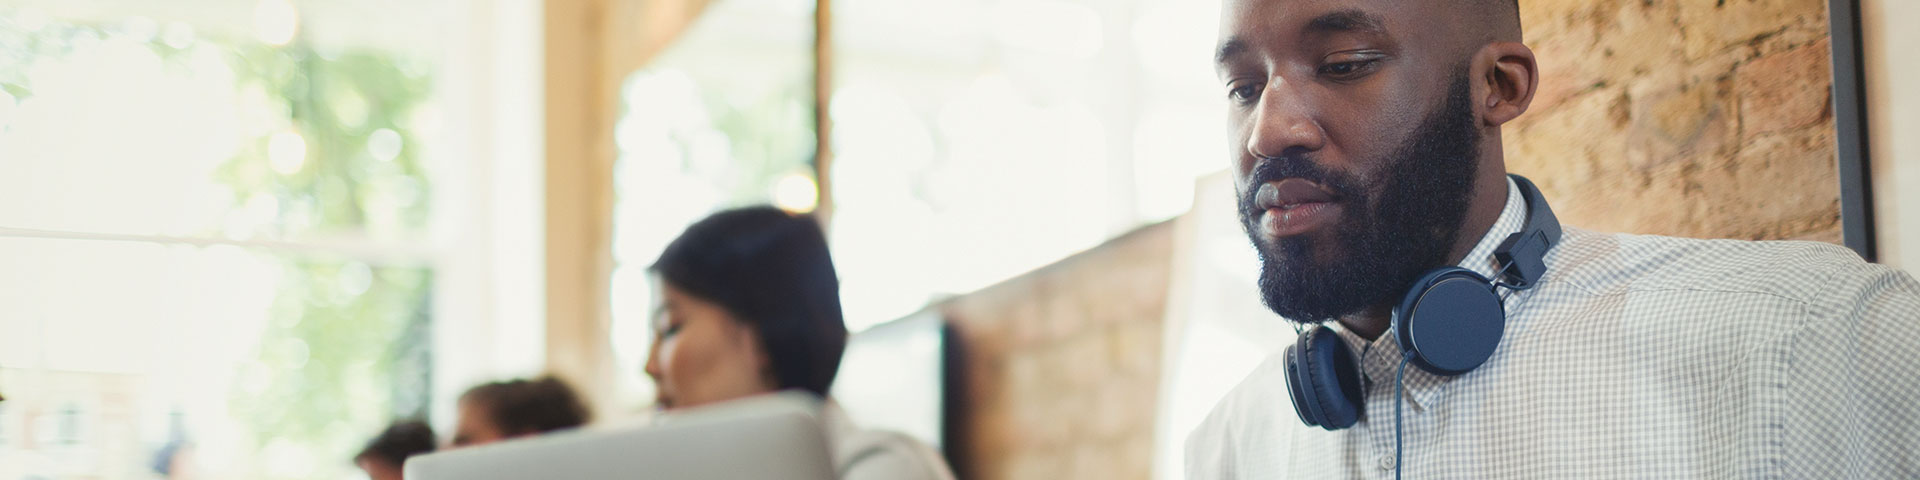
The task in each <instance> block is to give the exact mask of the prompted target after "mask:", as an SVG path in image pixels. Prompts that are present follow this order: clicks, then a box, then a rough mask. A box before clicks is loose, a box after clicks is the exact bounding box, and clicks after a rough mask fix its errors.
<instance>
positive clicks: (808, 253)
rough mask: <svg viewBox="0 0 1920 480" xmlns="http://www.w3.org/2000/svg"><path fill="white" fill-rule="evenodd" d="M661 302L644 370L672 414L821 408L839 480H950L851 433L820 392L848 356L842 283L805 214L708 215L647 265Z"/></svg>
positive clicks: (908, 444)
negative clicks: (783, 404)
mask: <svg viewBox="0 0 1920 480" xmlns="http://www.w3.org/2000/svg"><path fill="white" fill-rule="evenodd" d="M652 270H653V272H654V273H655V274H656V275H657V276H658V277H657V278H658V279H659V280H660V282H659V285H660V288H661V290H662V292H661V293H662V295H661V298H662V299H663V300H662V303H661V306H660V308H659V311H658V313H657V314H656V315H655V316H654V329H655V335H654V344H653V348H652V352H651V353H650V354H649V355H648V358H647V365H646V372H647V376H649V377H652V378H653V381H654V383H655V384H657V385H658V387H659V388H658V392H659V397H658V403H659V406H660V408H663V409H666V410H668V411H672V410H677V409H684V408H691V407H699V406H703V405H710V404H715V403H720V402H726V401H729V400H737V399H742V398H747V397H753V396H757V395H763V394H768V393H773V392H779V391H786V390H800V391H805V392H808V393H811V394H813V395H816V396H819V397H820V398H822V399H823V400H826V401H825V402H824V403H823V407H822V411H821V414H820V416H821V422H822V423H823V424H824V427H825V430H826V433H827V438H828V440H829V442H831V443H832V444H831V445H829V446H828V447H829V449H830V451H832V452H833V456H834V459H833V460H834V467H835V470H836V471H838V472H839V473H840V478H842V479H861V480H864V479H905V480H917V479H926V480H935V479H941V480H944V479H950V478H952V473H951V472H950V471H949V470H948V467H947V465H946V462H945V461H944V460H942V459H941V457H940V455H939V454H938V453H936V452H934V451H933V449H931V448H929V447H927V446H926V445H924V444H921V443H920V442H918V441H915V440H913V439H912V438H910V437H908V436H906V435H903V434H900V433H896V432H884V431H865V430H861V429H859V428H858V427H857V426H855V425H854V423H853V421H852V420H851V419H849V418H848V417H847V415H846V413H845V412H844V411H842V410H841V409H840V408H839V406H838V405H836V404H835V403H834V402H833V401H832V400H831V398H829V397H828V395H827V393H828V391H829V389H830V388H831V387H832V386H833V378H834V375H835V373H836V372H838V371H839V367H840V356H841V353H842V352H843V351H844V350H845V349H846V344H847V327H846V324H845V323H844V322H843V320H842V318H841V311H840V281H839V277H838V276H837V274H836V273H835V272H834V268H833V259H832V257H831V256H830V255H828V252H827V242H826V237H825V236H824V235H823V234H822V233H821V231H820V225H819V224H818V223H817V222H816V220H815V219H813V218H812V217H810V216H806V215H794V214H789V213H787V212H785V211H781V210H779V209H775V208H772V207H750V208H742V209H737V210H729V211H724V212H720V213H716V214H713V215H712V216H709V217H707V218H706V219H704V220H701V221H700V222H698V223H695V224H693V225H692V226H689V227H687V230H686V231H685V232H684V233H682V234H681V235H680V237H679V238H676V239H674V241H673V243H671V244H669V245H668V246H667V248H666V250H665V251H664V252H662V253H661V254H660V259H659V260H658V261H656V262H655V263H654V264H653V267H652Z"/></svg>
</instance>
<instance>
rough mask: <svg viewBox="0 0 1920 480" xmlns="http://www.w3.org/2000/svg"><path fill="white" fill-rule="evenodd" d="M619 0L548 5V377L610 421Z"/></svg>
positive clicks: (615, 408) (615, 410)
mask: <svg viewBox="0 0 1920 480" xmlns="http://www.w3.org/2000/svg"><path fill="white" fill-rule="evenodd" d="M616 1H619V0H548V1H546V2H545V7H544V8H545V10H546V12H545V14H546V19H545V22H544V25H545V32H544V33H543V35H544V36H545V38H546V49H545V52H546V59H545V64H546V73H545V79H546V86H545V89H546V157H547V159H546V269H547V274H546V288H547V292H546V302H547V307H546V311H547V328H546V333H547V341H546V345H547V354H546V358H547V371H548V372H550V373H552V374H554V375H557V376H559V377H561V378H563V379H566V380H567V381H568V382H569V383H572V384H573V386H574V387H575V388H578V389H579V390H580V393H581V394H582V395H583V396H584V397H585V398H586V400H588V401H589V402H591V404H592V408H593V409H594V411H595V413H596V414H597V415H596V416H598V417H600V418H606V417H608V416H609V415H619V412H620V411H622V410H624V409H622V408H620V406H619V405H614V404H613V402H614V401H615V396H614V380H615V378H614V372H615V371H617V370H616V369H615V368H614V359H613V358H614V357H613V345H612V342H611V341H610V339H609V336H610V332H611V310H612V307H611V303H610V301H609V299H610V297H609V285H610V284H611V276H612V271H613V249H612V245H611V243H612V232H613V164H614V156H615V148H614V143H613V124H614V121H615V120H617V117H618V115H619V111H620V98H619V83H618V82H617V80H615V78H616V76H615V75H614V74H613V73H614V72H613V71H612V69H611V68H610V65H609V63H610V62H609V61H608V58H609V56H610V55H609V54H608V53H607V52H609V51H610V50H611V49H612V48H611V47H610V42H609V41H608V38H609V32H608V29H609V28H608V27H609V25H610V24H609V20H608V18H609V15H608V14H609V12H610V11H612V10H615V9H616V7H617V6H616V5H614V2H616Z"/></svg>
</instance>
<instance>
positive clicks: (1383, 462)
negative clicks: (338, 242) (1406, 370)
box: [1356, 332, 1416, 479]
mask: <svg viewBox="0 0 1920 480" xmlns="http://www.w3.org/2000/svg"><path fill="white" fill-rule="evenodd" d="M1391 334H1392V332H1388V335H1391ZM1363 357H1364V358H1363V360H1362V361H1363V362H1364V363H1365V365H1363V367H1362V369H1363V370H1364V371H1365V372H1366V377H1367V378H1366V386H1367V392H1366V398H1367V400H1366V401H1367V419H1366V422H1364V426H1365V427H1366V430H1367V432H1366V434H1365V435H1366V438H1367V442H1366V443H1367V456H1366V457H1365V458H1360V459H1356V460H1357V463H1358V467H1359V470H1360V471H1361V473H1362V475H1364V476H1365V477H1366V478H1376V479H1390V478H1393V469H1394V466H1395V463H1396V462H1398V461H1399V460H1397V459H1395V458H1394V445H1393V443H1394V442H1393V433H1394V432H1393V430H1394V425H1393V423H1394V422H1393V407H1394V404H1395V402H1398V401H1400V399H1397V398H1394V396H1393V393H1394V391H1393V383H1394V373H1395V370H1396V369H1398V368H1399V366H1400V349H1399V345H1396V344H1394V343H1393V341H1392V340H1391V339H1390V337H1386V336H1382V337H1381V341H1376V342H1374V343H1373V344H1371V345H1370V346H1369V347H1368V348H1367V351H1366V354H1365V355H1363ZM1415 414H1416V412H1415V411H1414V409H1411V408H1408V409H1406V410H1404V412H1403V416H1405V417H1406V420H1408V421H1409V423H1410V422H1411V420H1412V419H1413V415H1415Z"/></svg>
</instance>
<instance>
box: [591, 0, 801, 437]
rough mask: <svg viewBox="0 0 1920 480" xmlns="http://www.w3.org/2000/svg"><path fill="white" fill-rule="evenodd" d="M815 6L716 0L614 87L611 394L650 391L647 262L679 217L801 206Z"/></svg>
mask: <svg viewBox="0 0 1920 480" xmlns="http://www.w3.org/2000/svg"><path fill="white" fill-rule="evenodd" d="M812 42H813V4H812V2H809V1H805V0H800V1H794V0H718V1H715V2H712V3H711V4H710V6H708V7H707V8H706V11H705V12H704V13H702V14H701V15H700V17H699V19H698V20H697V21H695V22H694V23H693V25H691V26H690V27H689V28H688V30H687V32H686V33H685V34H684V35H682V36H681V37H680V38H678V39H676V40H675V41H674V43H673V45H672V46H671V47H670V48H668V49H667V50H666V51H665V52H663V53H662V54H661V55H660V56H659V57H658V58H655V59H652V60H651V61H649V62H648V63H647V65H646V66H644V67H642V68H641V69H640V70H639V71H637V72H635V73H633V74H632V75H631V76H629V77H628V78H627V80H626V82H625V84H624V85H623V86H622V87H623V88H622V89H621V99H622V108H623V113H622V115H621V118H620V121H619V123H618V124H617V125H616V126H615V131H614V138H615V143H616V145H617V146H618V147H619V159H618V164H617V166H616V168H615V177H614V185H615V192H616V202H615V207H614V216H615V222H614V237H613V238H614V241H613V258H614V263H615V267H614V270H613V281H612V287H611V288H612V295H611V297H612V316H613V330H612V331H613V337H614V338H613V344H614V354H615V361H617V362H619V365H618V368H617V369H616V371H618V372H619V373H618V375H617V379H616V380H615V382H616V383H617V384H618V385H620V388H619V389H618V390H619V392H620V393H619V399H618V401H620V402H621V403H622V404H623V405H624V406H628V407H639V406H642V405H645V404H647V403H649V402H651V401H652V400H653V385H652V382H650V381H648V380H647V379H646V377H645V373H644V372H642V370H641V368H642V366H643V365H644V364H645V363H646V355H647V351H648V349H649V348H650V346H651V342H652V330H651V328H652V327H651V320H652V313H653V310H654V307H656V305H655V304H654V299H653V297H654V295H655V290H654V286H653V285H651V284H650V280H649V275H648V274H647V272H646V268H647V266H648V265H649V264H651V263H652V262H653V260H654V259H655V258H656V257H658V256H659V255H660V251H661V250H663V249H665V248H666V246H667V243H668V242H671V241H672V240H673V238H674V237H676V236H679V234H680V231H681V230H683V229H685V228H686V227H687V225H690V224H692V223H693V222H695V221H698V220H700V219H701V218H702V217H705V216H706V215H707V214H710V213H713V212H715V211H718V210H721V209H724V208H728V207H738V206H743V205H749V204H777V205H781V206H783V207H785V208H787V209H789V210H792V211H801V212H804V211H811V210H813V208H814V206H815V205H814V202H815V188H816V187H815V182H814V179H813V168H814V167H813V156H814V127H813V105H814V101H813V57H812V56H813V47H812V46H811V45H812Z"/></svg>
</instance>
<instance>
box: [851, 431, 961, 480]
mask: <svg viewBox="0 0 1920 480" xmlns="http://www.w3.org/2000/svg"><path fill="white" fill-rule="evenodd" d="M839 444H841V445H839V449H837V451H839V455H837V459H835V461H833V463H835V467H839V472H841V480H879V478H902V480H952V470H950V468H948V467H947V461H945V459H941V455H939V453H937V451H933V447H927V445H925V444H922V442H920V440H914V438H912V436H906V434H900V432H887V430H860V432H854V434H851V436H847V438H841V440H839Z"/></svg>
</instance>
